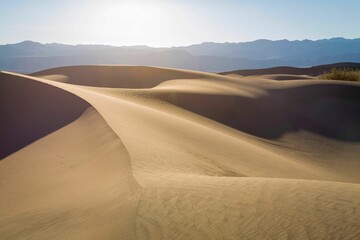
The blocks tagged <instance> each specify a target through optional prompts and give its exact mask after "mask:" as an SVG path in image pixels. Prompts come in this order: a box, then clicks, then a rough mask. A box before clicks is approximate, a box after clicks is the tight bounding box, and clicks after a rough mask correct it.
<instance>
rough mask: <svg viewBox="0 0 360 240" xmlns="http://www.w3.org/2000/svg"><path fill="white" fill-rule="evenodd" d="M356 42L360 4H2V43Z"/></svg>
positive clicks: (218, 0)
mask: <svg viewBox="0 0 360 240" xmlns="http://www.w3.org/2000/svg"><path fill="white" fill-rule="evenodd" d="M331 37H345V38H359V37H360V0H0V44H6V43H16V42H20V41H23V40H33V41H39V42H42V43H51V42H58V43H69V44H88V43H100V44H110V45H116V46H122V45H149V46H180V45H190V44H194V43H201V42H242V41H251V40H255V39H273V40H275V39H289V40H294V39H299V40H301V39H323V38H331Z"/></svg>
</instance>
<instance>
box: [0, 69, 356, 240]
mask: <svg viewBox="0 0 360 240" xmlns="http://www.w3.org/2000/svg"><path fill="white" fill-rule="evenodd" d="M157 70H159V69H157ZM85 73H86V72H84V78H86V76H87V75H86V74H85ZM60 74H61V73H60ZM188 74H190V75H191V72H189V73H188ZM12 75H15V76H21V77H23V78H28V80H29V81H39V82H42V83H45V84H47V85H53V86H55V87H57V88H60V89H63V90H65V91H68V92H71V93H72V94H75V95H76V96H78V97H80V98H82V99H84V100H86V101H87V102H88V103H89V104H90V105H91V106H92V107H93V108H95V109H96V111H95V110H91V109H90V110H87V112H86V113H85V114H84V115H83V116H82V117H81V118H79V119H78V120H76V121H75V122H73V123H71V124H70V125H68V126H66V127H64V128H61V129H59V130H58V131H57V132H54V133H52V134H50V135H48V136H46V137H45V138H43V139H40V140H39V141H37V142H35V143H34V144H31V145H29V146H28V147H26V148H24V149H22V150H20V151H18V152H17V153H15V154H13V155H11V156H10V157H8V158H6V159H5V160H3V161H1V162H0V171H1V170H3V171H5V170H6V171H7V169H11V167H9V166H11V164H10V163H12V164H15V163H17V164H18V166H17V168H19V167H20V168H23V169H25V170H23V171H20V172H19V173H18V174H19V175H22V176H25V177H24V179H26V178H30V179H31V178H34V176H35V175H36V176H38V177H37V179H39V180H43V179H51V180H53V181H55V182H57V181H59V179H60V182H61V181H62V180H61V179H62V178H67V177H66V176H69V178H71V177H74V178H75V176H73V175H71V174H70V171H69V172H68V171H64V172H59V174H58V175H50V174H49V173H46V174H45V173H43V172H41V171H44V167H43V166H42V165H41V164H42V163H44V162H46V163H47V161H46V160H47V158H46V159H44V158H43V159H42V160H41V158H40V160H38V161H40V162H41V161H42V162H41V164H40V166H39V167H38V168H35V170H34V171H39V172H41V173H42V174H43V175H42V174H34V172H33V171H28V167H27V165H26V164H24V163H23V161H21V159H22V157H21V156H25V157H28V158H30V157H31V156H35V157H36V156H39V155H40V154H43V149H44V146H47V147H49V146H50V147H51V148H52V150H53V151H51V153H52V154H58V153H61V151H60V149H62V148H61V146H62V145H66V146H65V147H64V148H65V149H66V151H65V152H67V153H68V155H67V156H68V158H67V161H69V162H70V163H71V162H73V161H75V160H76V158H75V157H74V156H81V155H82V156H83V157H85V158H87V159H86V161H85V160H84V161H81V164H80V165H79V166H80V167H79V168H78V169H79V171H76V173H77V175H76V179H77V181H75V182H77V183H78V185H75V186H72V187H73V189H82V190H81V191H79V193H78V194H79V195H81V197H80V196H73V197H74V199H76V201H75V202H76V203H74V202H73V201H70V200H69V201H66V200H67V198H65V199H64V200H63V201H58V200H59V199H63V198H64V196H65V195H67V193H68V192H67V191H70V190H69V189H67V188H65V189H67V190H63V191H58V192H57V193H56V194H58V195H56V194H55V193H53V192H51V193H50V194H49V195H48V194H46V197H45V198H44V200H43V201H44V202H45V203H47V204H48V205H47V208H46V210H44V208H42V207H39V206H37V205H36V204H38V203H39V202H41V201H39V200H37V199H36V198H37V197H39V196H38V193H39V192H42V193H44V194H45V193H46V192H45V191H44V190H43V188H40V187H42V186H41V184H40V183H39V182H36V181H35V182H34V183H33V186H34V188H33V189H32V188H30V189H29V193H30V194H32V195H33V196H34V200H32V202H29V203H26V204H28V205H26V204H25V203H23V204H22V205H24V206H25V207H24V208H23V209H22V210H21V209H20V210H19V209H17V205H12V207H7V208H9V209H12V210H11V211H14V212H20V214H21V216H22V217H19V215H16V214H9V215H7V216H8V217H7V218H6V219H5V220H4V221H2V222H10V223H11V224H1V223H0V224H1V225H4V226H7V227H6V228H5V230H4V232H5V233H6V234H8V235H4V236H9V238H10V239H11V238H12V239H16V237H18V236H31V237H33V238H37V239H39V238H40V239H41V238H44V239H46V238H49V236H51V238H55V237H60V236H58V234H59V233H60V232H64V234H68V235H65V236H69V237H76V238H77V239H88V238H89V236H92V237H91V238H94V239H104V238H111V237H114V238H119V237H120V238H125V239H223V238H229V239H238V238H239V236H241V237H242V238H244V239H271V238H272V239H274V238H275V239H282V238H289V239H317V238H331V237H332V238H341V239H353V238H354V237H355V236H357V235H359V230H358V229H360V228H359V222H360V219H359V218H360V216H359V214H358V212H359V209H360V205H359V202H360V189H359V185H358V184H357V183H358V182H359V181H360V180H359V178H358V176H357V175H356V172H357V170H356V168H357V166H358V165H356V164H358V163H357V162H356V155H357V153H359V144H357V143H356V142H352V143H351V142H350V143H349V142H346V141H345V142H344V141H342V140H338V139H329V138H326V137H323V136H319V135H316V134H312V133H309V132H306V131H304V132H302V131H300V132H292V133H288V134H285V135H284V136H282V137H281V138H280V139H278V140H268V139H262V138H258V137H253V136H251V135H249V134H244V133H242V132H239V131H237V130H234V129H233V128H230V127H229V126H226V125H223V124H221V123H219V122H216V121H214V120H211V119H209V118H207V117H206V115H202V113H199V112H198V111H197V110H196V109H188V108H187V107H186V106H183V105H180V103H181V101H183V100H182V96H188V94H189V92H190V93H191V94H203V95H204V94H205V96H208V97H212V96H214V95H222V96H225V95H226V94H229V92H230V93H231V94H232V95H234V94H237V95H238V96H243V97H244V96H246V97H253V98H258V97H261V96H265V95H266V94H267V91H268V87H265V86H263V85H261V84H260V85H259V84H258V83H255V84H254V83H249V82H247V80H245V81H242V80H240V79H234V78H229V77H223V78H216V77H213V78H212V76H213V75H214V74H209V75H206V74H205V75H206V77H201V78H199V77H198V76H193V78H191V76H190V78H188V79H182V78H181V77H180V75H179V76H176V75H174V76H173V77H174V79H167V80H163V81H160V83H158V86H157V87H154V88H153V89H119V88H99V87H87V86H79V85H72V84H67V83H63V82H58V81H52V80H46V79H41V78H34V77H27V76H24V75H19V74H12ZM181 76H182V75H181ZM223 79H224V81H222V80H223ZM84 80H85V79H84ZM306 81H308V80H306ZM314 81H315V80H314ZM315 82H316V81H315ZM282 84H284V82H283V83H282ZM285 84H286V83H285ZM291 84H293V83H291ZM296 84H300V83H296ZM306 84H310V83H306ZM316 84H317V82H316ZM258 85H259V86H260V87H258ZM267 85H268V84H267ZM272 87H274V86H271V88H272ZM278 87H279V88H283V87H286V86H284V85H282V86H278V85H276V87H275V88H278ZM195 99H196V98H195ZM94 115H95V116H94ZM94 118H95V119H98V118H100V119H101V121H100V120H99V119H98V120H94ZM89 119H92V120H89ZM103 119H104V120H105V121H106V122H105V121H104V120H103ZM110 128H111V129H110ZM84 132H85V133H86V134H85V136H86V137H84ZM104 132H106V134H105V133H104ZM114 132H115V134H116V135H117V136H116V135H115V134H114ZM70 135H71V136H73V135H74V136H79V138H77V137H74V138H72V139H71V140H72V141H69V142H66V141H63V140H64V139H65V137H66V136H70ZM105 135H106V136H108V137H106V136H105ZM114 135H115V136H114ZM109 136H111V137H109ZM111 139H112V140H111ZM119 139H121V141H120V140H119ZM304 139H310V144H309V143H306V142H304V143H303V142H302V141H303V140H304ZM73 141H74V142H73ZM76 141H80V142H81V144H80V145H82V146H83V147H84V148H82V149H81V148H78V147H77V146H79V143H76ZM311 141H313V142H311ZM59 142H60V143H61V144H60V145H59ZM115 142H117V143H115ZM292 143H296V144H295V145H291V144H292ZM314 143H315V147H311V146H312V145H313V144H314ZM122 144H124V145H122ZM316 144H318V145H316ZM327 145H328V148H333V147H337V148H338V150H339V151H338V152H340V153H339V154H338V155H335V156H332V157H329V156H328V155H327V154H326V152H327V151H328V148H326V146H327ZM69 146H72V147H71V148H69ZM75 146H76V147H75ZM110 146H111V147H110ZM125 146H126V148H125ZM298 146H299V147H298ZM27 149H30V154H29V150H27ZM341 149H342V151H341ZM31 154H33V155H31ZM35 154H38V155H35ZM100 156H101V157H100ZM115 156H118V157H115ZM344 157H345V158H346V159H348V160H346V161H342V162H340V160H341V159H342V160H344V159H343V158H344ZM50 158H51V159H53V158H55V157H50ZM88 158H90V159H92V160H89V159H88ZM55 159H56V158H55ZM119 159H122V160H123V161H119ZM10 160H11V161H10ZM76 162H77V161H75V163H76ZM92 162H94V163H96V164H94V165H91V163H92ZM5 163H6V164H8V165H4V164H5ZM130 163H131V167H130ZM89 164H90V165H91V166H88V165H89ZM120 164H121V165H120ZM341 165H343V166H341ZM4 166H5V167H4ZM94 166H96V167H94ZM100 166H102V167H103V168H106V170H103V169H98V168H99V167H100ZM351 168H352V169H351ZM4 169H5V170H4ZM357 169H358V168H357ZM25 173H26V174H25ZM79 173H81V174H79ZM88 173H90V174H88ZM13 174H14V171H12V172H9V175H8V176H9V179H12V180H13V181H15V180H14V179H16V178H15V177H13V176H14V175H13ZM0 176H2V175H0ZM4 176H5V175H4ZM15 176H18V175H15ZM64 176H65V177H64ZM91 176H93V177H91ZM132 177H134V178H135V179H136V181H137V182H138V184H139V185H137V183H136V182H135V180H134V179H133V178H132ZM99 179H101V181H99V182H98V180H99ZM304 179H308V180H304ZM318 180H322V181H318ZM6 181H8V180H6ZM94 181H95V183H94ZM124 182H125V183H124ZM340 182H344V183H340ZM346 182H354V183H346ZM5 183H6V182H5ZM90 183H93V184H90ZM17 184H19V185H20V186H23V187H24V188H25V187H27V186H28V183H27V182H22V183H18V182H15V183H14V186H15V185H17ZM49 184H51V181H50V183H49ZM64 185H65V184H64ZM54 186H55V185H54ZM66 186H68V184H66ZM94 186H98V187H97V188H95V187H94ZM109 186H114V187H111V188H110V187H109ZM109 188H110V189H116V191H114V190H110V189H109ZM6 190H7V191H8V192H7V193H8V194H6V195H10V196H11V194H12V196H14V198H13V199H14V200H17V201H19V199H20V196H21V195H20V193H17V194H19V195H16V194H14V193H11V189H10V188H9V189H6ZM140 191H141V196H139V193H140ZM9 193H11V194H9ZM0 194H1V193H0ZM4 195H5V193H4ZM51 196H57V198H56V199H55V197H54V199H55V200H54V199H52V198H51ZM49 198H50V199H49ZM1 199H5V198H3V197H1ZM77 199H81V200H80V201H78V200H77ZM7 202H10V200H8V201H7ZM25 202H26V201H25ZM61 202H63V203H61ZM59 203H61V204H60V205H63V206H65V207H64V208H63V209H72V210H69V211H68V212H66V211H63V212H61V211H53V214H52V215H51V214H49V216H47V217H46V216H45V214H43V212H44V211H48V210H49V209H54V208H58V207H54V206H58V205H59ZM80 203H81V204H82V205H84V204H85V205H84V206H85V207H84V208H82V207H80ZM119 203H120V204H119ZM52 204H53V205H52ZM82 205H81V206H82ZM10 206H11V205H10ZM29 208H30V209H33V211H32V214H33V215H31V214H30V213H28V215H27V216H30V217H29V218H27V219H26V220H24V219H25V218H24V217H23V216H25V214H23V213H24V212H26V211H25V210H24V209H29ZM60 209H61V208H60ZM85 209H87V210H85ZM89 209H91V210H89ZM56 210H58V209H56ZM9 211H10V210H9ZM50 212H51V211H50ZM64 212H66V213H64ZM93 212H95V213H93ZM63 213H64V214H63ZM9 216H10V217H9ZM34 216H39V217H38V218H37V219H45V220H44V221H46V222H48V221H49V219H50V221H49V222H50V223H52V224H48V225H46V224H45V223H44V222H41V221H35V220H34V219H36V218H35V217H34ZM59 216H65V217H63V218H60V217H59ZM120 216H121V217H120ZM20 219H21V221H20ZM114 219H117V220H115V221H114ZM74 221H75V222H76V223H77V225H74V226H71V224H70V223H73V222H74ZM109 221H110V222H111V223H113V224H105V225H104V223H108V222H109ZM24 222H25V223H26V224H24ZM24 225H27V226H28V225H32V226H33V228H24V227H23V226H24ZM45 225H46V226H47V227H39V226H45ZM90 226H91V227H90ZM93 226H96V227H93ZM15 228H18V229H21V231H17V232H18V233H17V234H19V235H15V233H14V232H15V231H13V229H15ZM116 229H118V231H116ZM11 234H12V235H11ZM29 234H30V235H29ZM63 236H64V235H62V238H63Z"/></svg>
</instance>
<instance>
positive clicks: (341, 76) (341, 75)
mask: <svg viewBox="0 0 360 240" xmlns="http://www.w3.org/2000/svg"><path fill="white" fill-rule="evenodd" d="M319 78H320V79H329V80H343V81H360V69H351V68H343V69H339V68H333V69H331V71H330V72H325V73H323V74H322V75H320V76H319Z"/></svg>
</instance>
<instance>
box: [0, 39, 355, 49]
mask: <svg viewBox="0 0 360 240" xmlns="http://www.w3.org/2000/svg"><path fill="white" fill-rule="evenodd" d="M331 39H344V40H358V39H360V37H357V38H345V37H341V36H334V37H330V38H320V39H308V38H305V39H286V38H284V39H265V38H262V39H254V40H249V41H237V42H236V41H235V42H212V41H204V42H197V43H190V44H189V45H178V46H149V45H144V44H142V45H140V44H138V45H113V44H106V43H92V42H88V43H66V42H56V41H55V42H40V41H34V40H32V39H24V40H22V41H18V42H10V43H1V44H0V45H12V44H18V43H23V42H34V43H40V44H62V45H71V46H78V45H79V46H80V45H104V46H113V47H138V46H139V47H140V46H144V47H151V48H172V47H187V46H192V45H200V44H204V43H216V44H226V43H230V44H237V43H249V42H256V41H262V40H264V41H272V42H276V41H289V42H294V41H300V42H302V41H322V40H331Z"/></svg>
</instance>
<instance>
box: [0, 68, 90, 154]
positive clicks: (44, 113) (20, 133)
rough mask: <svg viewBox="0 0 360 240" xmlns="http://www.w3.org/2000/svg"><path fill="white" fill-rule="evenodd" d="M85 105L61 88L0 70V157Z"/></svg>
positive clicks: (71, 116) (59, 124) (76, 114)
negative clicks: (0, 71)
mask: <svg viewBox="0 0 360 240" xmlns="http://www.w3.org/2000/svg"><path fill="white" fill-rule="evenodd" d="M88 107H89V104H88V103H87V102H85V101H84V100H82V99H80V98H78V97H77V96H75V95H73V94H71V93H69V92H66V91H64V90H61V89H58V88H54V87H51V86H48V85H46V84H42V83H40V82H36V81H31V80H28V79H25V78H21V77H16V76H10V75H7V74H4V73H0V116H1V118H0V126H1V127H0V145H1V146H2V147H1V148H0V159H3V158H4V157H6V156H8V155H10V154H12V153H14V152H16V151H18V150H19V149H21V148H23V147H25V146H26V145H28V144H30V143H32V142H34V141H36V140H38V139H40V138H42V137H44V136H46V135H47V134H49V133H51V132H53V131H55V130H57V129H59V128H61V127H63V126H65V125H67V124H69V123H70V122H72V121H74V120H75V119H77V118H78V117H80V115H81V114H82V113H83V112H84V111H85V110H86V108H88Z"/></svg>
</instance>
